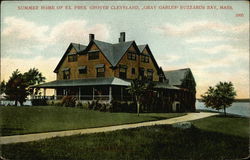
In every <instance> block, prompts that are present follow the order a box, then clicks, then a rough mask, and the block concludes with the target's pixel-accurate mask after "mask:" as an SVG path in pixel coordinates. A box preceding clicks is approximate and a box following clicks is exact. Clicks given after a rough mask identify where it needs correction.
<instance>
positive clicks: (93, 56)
mask: <svg viewBox="0 0 250 160" xmlns="http://www.w3.org/2000/svg"><path fill="white" fill-rule="evenodd" d="M88 55H89V60H94V59H99V51H95V52H89V53H88Z"/></svg>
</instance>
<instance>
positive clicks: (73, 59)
mask: <svg viewBox="0 0 250 160" xmlns="http://www.w3.org/2000/svg"><path fill="white" fill-rule="evenodd" d="M76 61H77V54H71V55H68V62H76Z"/></svg>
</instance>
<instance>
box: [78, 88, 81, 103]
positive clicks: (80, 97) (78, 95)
mask: <svg viewBox="0 0 250 160" xmlns="http://www.w3.org/2000/svg"><path fill="white" fill-rule="evenodd" d="M78 94H79V95H78V96H79V97H78V98H79V101H80V100H81V87H79V92H78Z"/></svg>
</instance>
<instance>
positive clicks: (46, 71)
mask: <svg viewBox="0 0 250 160" xmlns="http://www.w3.org/2000/svg"><path fill="white" fill-rule="evenodd" d="M60 58H61V57H60ZM60 58H46V57H41V56H39V57H35V58H33V59H26V60H25V61H24V60H23V59H19V58H1V81H2V80H5V81H8V80H9V77H10V76H11V74H12V72H13V71H15V70H16V69H18V70H19V71H21V72H22V73H23V72H26V71H28V70H29V69H30V68H38V69H39V71H40V72H42V74H43V75H44V76H45V77H46V81H51V80H55V79H56V74H55V73H53V70H54V68H55V67H56V65H57V63H58V62H59V60H60ZM24 62H25V63H24Z"/></svg>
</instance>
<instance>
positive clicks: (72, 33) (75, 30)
mask: <svg viewBox="0 0 250 160" xmlns="http://www.w3.org/2000/svg"><path fill="white" fill-rule="evenodd" d="M89 33H93V34H95V35H96V36H97V38H98V39H99V40H106V39H107V38H108V37H109V29H108V27H107V26H106V25H105V24H95V25H93V26H91V27H90V26H88V25H87V22H86V21H85V20H68V21H65V22H63V23H60V24H58V25H56V26H55V27H53V28H52V30H51V34H50V39H51V40H52V42H54V43H58V42H63V43H70V42H78V43H87V42H88V40H89V39H88V34H89Z"/></svg>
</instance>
